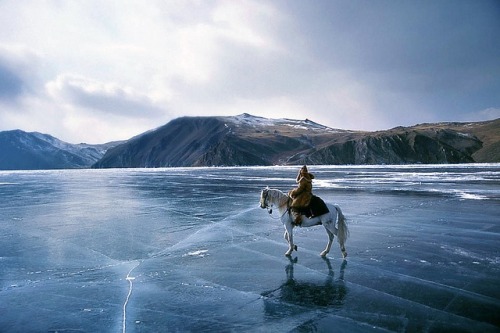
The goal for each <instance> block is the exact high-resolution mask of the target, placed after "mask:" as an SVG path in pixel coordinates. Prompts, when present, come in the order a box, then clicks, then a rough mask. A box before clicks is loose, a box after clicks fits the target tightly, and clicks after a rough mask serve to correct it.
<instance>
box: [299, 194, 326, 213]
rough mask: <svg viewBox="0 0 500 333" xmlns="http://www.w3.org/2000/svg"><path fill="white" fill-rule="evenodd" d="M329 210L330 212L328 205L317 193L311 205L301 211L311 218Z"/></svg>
mask: <svg viewBox="0 0 500 333" xmlns="http://www.w3.org/2000/svg"><path fill="white" fill-rule="evenodd" d="M328 212H330V210H328V207H327V206H326V204H325V202H324V201H323V199H321V198H320V197H318V196H315V195H313V196H312V198H311V203H310V204H309V207H306V208H303V209H301V210H300V213H301V214H302V215H305V216H306V217H309V218H311V217H316V216H320V215H323V214H326V213H328Z"/></svg>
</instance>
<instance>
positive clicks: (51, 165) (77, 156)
mask: <svg viewBox="0 0 500 333" xmlns="http://www.w3.org/2000/svg"><path fill="white" fill-rule="evenodd" d="M118 143H119V142H116V143H110V144H102V145H89V144H83V143H82V144H76V145H75V144H70V143H67V142H64V141H61V140H59V139H57V138H55V137H53V136H51V135H48V134H42V133H38V132H31V133H27V132H24V131H21V130H13V131H3V132H0V170H34V169H69V168H88V167H90V166H91V165H92V164H94V163H95V162H97V161H98V160H99V159H100V158H101V157H102V156H103V155H104V153H105V152H106V150H107V149H108V148H109V147H112V146H114V145H116V144H118Z"/></svg>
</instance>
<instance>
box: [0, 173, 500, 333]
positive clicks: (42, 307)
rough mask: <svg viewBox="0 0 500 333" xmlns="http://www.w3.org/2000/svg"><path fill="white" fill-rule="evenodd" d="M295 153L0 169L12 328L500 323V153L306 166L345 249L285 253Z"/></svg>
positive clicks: (4, 277)
mask: <svg viewBox="0 0 500 333" xmlns="http://www.w3.org/2000/svg"><path fill="white" fill-rule="evenodd" d="M298 168H299V167H265V168H264V167H259V168H200V169H197V168H174V169H114V170H57V171H14V172H12V171H8V172H7V171H0V332H184V331H194V332H203V331H205V332H234V331H236V332H270V331H275V332H328V331H338V332H387V331H389V332H420V331H423V332H441V331H449V332H457V331H460V332H499V331H500V318H499V313H500V164H486V165H448V166H399V167H395V166H392V167H382V166H379V167H375V166H374V167H366V166H365V167H333V166H331V167H328V166H321V167H320V166H310V167H309V169H310V171H311V172H312V173H314V174H315V176H316V180H315V181H314V192H315V193H316V194H317V195H319V196H321V197H322V198H323V199H325V201H327V202H330V203H337V204H339V205H340V206H341V207H342V209H343V211H344V214H345V215H346V217H347V219H348V226H349V228H350V235H351V236H350V238H349V239H348V241H347V244H346V248H347V252H348V253H349V255H348V257H347V260H346V261H345V260H343V259H342V256H341V253H340V250H339V247H338V243H337V242H335V243H334V245H333V246H332V251H331V252H330V254H329V255H328V258H326V259H322V258H321V257H320V256H319V253H320V252H321V251H322V250H323V249H324V247H325V245H326V242H327V236H326V233H325V231H324V229H323V227H321V226H319V227H314V228H304V229H295V242H296V243H297V245H298V246H299V249H298V252H294V253H293V255H292V257H291V258H287V257H285V256H284V255H283V254H284V252H285V251H286V249H287V244H286V242H285V240H284V239H283V227H282V225H281V224H280V222H279V221H278V220H274V219H272V218H271V217H270V216H269V214H268V213H267V211H266V210H263V209H260V208H259V206H258V201H259V196H260V191H261V189H262V188H264V187H265V186H267V185H269V186H270V187H273V188H278V189H280V190H282V191H288V190H289V189H291V188H292V187H294V186H295V176H296V173H297V171H298ZM275 214H276V213H275ZM275 217H277V216H275Z"/></svg>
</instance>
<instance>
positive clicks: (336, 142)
mask: <svg viewBox="0 0 500 333" xmlns="http://www.w3.org/2000/svg"><path fill="white" fill-rule="evenodd" d="M499 133H500V119H496V120H492V121H485V122H472V123H471V122H469V123H437V124H420V125H415V126H411V127H396V128H393V129H389V130H385V131H377V132H362V131H347V130H340V129H333V128H330V127H327V126H324V125H321V124H318V123H315V122H313V121H311V120H308V119H306V120H294V119H268V118H263V117H256V116H252V115H250V114H246V113H245V114H241V115H238V116H232V117H216V116H214V117H181V118H177V119H174V120H172V121H170V122H169V123H167V124H166V125H164V126H162V127H159V128H157V129H156V130H153V131H148V132H146V133H144V134H142V135H138V136H136V137H134V138H132V139H130V140H128V141H126V142H123V143H122V144H120V145H117V146H116V147H113V148H110V149H109V150H108V151H107V152H106V154H105V155H104V156H103V157H102V159H100V160H99V161H98V162H96V163H95V164H94V165H93V167H94V168H124V167H129V168H135V167H141V168H142V167H181V166H182V167H186V166H245V165H247V166H248V165H290V164H291V165H294V164H410V163H424V164H428V163H473V162H478V163H482V162H500V134H499Z"/></svg>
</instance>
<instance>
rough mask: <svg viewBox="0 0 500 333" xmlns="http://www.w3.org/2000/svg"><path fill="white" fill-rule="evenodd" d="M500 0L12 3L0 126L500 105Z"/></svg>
mask: <svg viewBox="0 0 500 333" xmlns="http://www.w3.org/2000/svg"><path fill="white" fill-rule="evenodd" d="M499 36H500V2H499V1H498V0H491V1H489V0H479V1H474V0H465V1H464V0H440V1H433V0H418V1H406V0H401V1H392V0H391V1H386V0H376V1H371V0H364V1H361V0H351V1H347V0H345V1H339V0H317V1H307V0H301V1H299V0H273V1H253V0H238V1H235V0H227V1H216V0H195V1H190V0H163V1H160V0H148V1H141V0H137V1H133V0H72V1H70V0H68V1H65V0H23V1H19V0H1V1H0V131H2V130H12V129H22V130H24V131H37V132H42V133H47V134H51V135H53V136H55V137H57V138H59V139H61V140H64V141H67V142H70V143H80V142H86V143H104V142H109V141H114V140H125V139H129V138H131V137H133V136H135V135H138V134H140V133H143V132H145V131H147V130H150V129H154V128H157V127H159V126H162V125H164V124H166V123H167V122H169V121H170V120H172V119H174V118H177V117H182V116H231V115H238V114H242V113H249V114H252V115H255V116H262V117H266V118H291V119H306V118H307V119H310V120H313V121H315V122H318V123H320V124H323V125H326V126H330V127H332V128H340V129H350V130H369V131H374V130H383V129H389V128H392V127H396V126H411V125H415V124H418V123H425V122H427V123H428V122H442V121H461V122H462V121H483V120H490V119H496V118H500V37H499Z"/></svg>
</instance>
